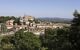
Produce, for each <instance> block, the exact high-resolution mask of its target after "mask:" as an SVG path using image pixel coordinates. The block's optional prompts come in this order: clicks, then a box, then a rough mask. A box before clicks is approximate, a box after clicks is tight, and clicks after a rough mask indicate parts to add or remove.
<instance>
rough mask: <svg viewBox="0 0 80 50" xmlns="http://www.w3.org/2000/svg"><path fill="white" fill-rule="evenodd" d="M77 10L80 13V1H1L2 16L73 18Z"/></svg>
mask: <svg viewBox="0 0 80 50" xmlns="http://www.w3.org/2000/svg"><path fill="white" fill-rule="evenodd" d="M75 9H77V10H78V11H80V0H0V16H1V15H5V16H7V15H10V16H12V15H14V16H23V15H24V14H26V15H32V16H35V17H62V18H72V17H73V15H72V14H73V12H74V10H75Z"/></svg>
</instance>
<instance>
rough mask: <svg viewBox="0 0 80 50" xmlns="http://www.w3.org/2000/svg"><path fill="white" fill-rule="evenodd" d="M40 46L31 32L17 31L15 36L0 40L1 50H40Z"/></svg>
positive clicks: (37, 39)
mask: <svg viewBox="0 0 80 50" xmlns="http://www.w3.org/2000/svg"><path fill="white" fill-rule="evenodd" d="M40 46H41V42H40V40H39V38H38V37H37V36H36V35H34V34H33V33H31V32H24V30H19V31H18V32H16V33H15V35H13V36H11V37H10V36H8V37H5V38H3V39H2V40H1V48H2V49H3V50H40Z"/></svg>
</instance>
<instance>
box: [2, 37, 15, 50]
mask: <svg viewBox="0 0 80 50" xmlns="http://www.w3.org/2000/svg"><path fill="white" fill-rule="evenodd" d="M11 39H12V36H5V37H3V38H2V40H1V49H2V50H14V49H15V46H14V45H13V44H12V43H11Z"/></svg>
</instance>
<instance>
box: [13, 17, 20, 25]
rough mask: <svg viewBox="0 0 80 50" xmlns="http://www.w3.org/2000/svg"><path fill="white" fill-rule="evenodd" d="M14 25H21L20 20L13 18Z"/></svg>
mask: <svg viewBox="0 0 80 50" xmlns="http://www.w3.org/2000/svg"><path fill="white" fill-rule="evenodd" d="M15 23H17V24H18V25H21V23H20V18H15V20H14V22H13V24H15Z"/></svg>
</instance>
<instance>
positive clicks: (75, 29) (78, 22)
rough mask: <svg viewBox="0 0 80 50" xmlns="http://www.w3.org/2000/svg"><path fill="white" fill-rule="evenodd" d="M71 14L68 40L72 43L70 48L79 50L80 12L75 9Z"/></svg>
mask: <svg viewBox="0 0 80 50" xmlns="http://www.w3.org/2000/svg"><path fill="white" fill-rule="evenodd" d="M73 15H74V19H73V20H72V24H71V28H70V30H71V32H70V36H69V41H70V42H71V43H72V50H80V14H79V13H78V12H77V10H75V12H74V14H73Z"/></svg>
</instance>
